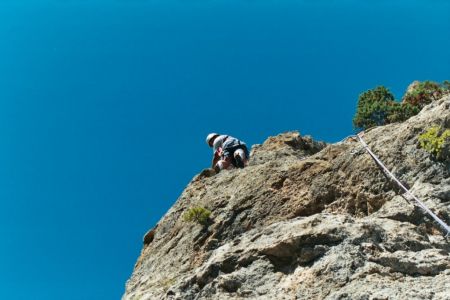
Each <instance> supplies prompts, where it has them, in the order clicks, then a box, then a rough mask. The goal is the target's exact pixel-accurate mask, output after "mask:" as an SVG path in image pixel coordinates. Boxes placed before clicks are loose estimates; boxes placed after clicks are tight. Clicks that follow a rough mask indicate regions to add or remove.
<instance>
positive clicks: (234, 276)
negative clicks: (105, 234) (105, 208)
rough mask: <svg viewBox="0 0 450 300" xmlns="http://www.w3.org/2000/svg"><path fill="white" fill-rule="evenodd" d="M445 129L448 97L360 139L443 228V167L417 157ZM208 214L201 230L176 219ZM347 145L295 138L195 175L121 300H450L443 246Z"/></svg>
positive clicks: (446, 211) (447, 205)
mask: <svg viewBox="0 0 450 300" xmlns="http://www.w3.org/2000/svg"><path fill="white" fill-rule="evenodd" d="M432 125H439V126H442V127H445V128H450V97H448V96H447V97H446V98H443V99H441V100H439V101H435V102H433V103H432V104H430V105H428V106H426V107H425V108H424V109H423V110H422V112H421V113H420V114H419V115H417V116H415V117H413V118H411V119H409V120H408V121H406V122H404V123H399V124H390V125H387V126H382V127H377V128H374V129H372V130H370V131H368V132H367V133H366V134H365V140H366V142H367V143H368V144H369V146H370V147H371V149H372V150H373V151H374V152H375V153H376V154H377V155H378V156H379V157H380V159H381V160H382V161H383V162H384V163H385V164H386V165H387V166H388V167H389V168H390V169H391V170H392V171H393V173H395V174H396V176H398V178H399V179H400V180H401V181H402V182H403V183H404V184H406V185H408V186H409V187H410V188H411V190H412V192H413V193H415V194H416V195H417V196H418V197H419V198H421V199H422V200H423V201H424V202H425V203H426V204H427V205H428V206H429V207H430V208H431V209H432V210H433V211H434V212H435V213H436V214H437V215H439V216H440V217H441V218H442V219H443V220H444V221H445V222H447V224H448V223H450V176H449V174H450V163H449V161H450V159H449V160H447V161H444V162H439V161H435V160H433V158H432V157H431V156H430V155H429V154H428V153H427V152H426V151H424V150H422V149H420V148H419V147H418V141H417V137H418V135H419V134H420V133H422V132H423V131H424V130H425V129H426V128H427V127H430V126H432ZM194 206H201V207H205V208H207V209H209V210H210V211H211V212H212V214H211V220H210V222H209V224H208V225H207V226H203V225H200V224H195V223H186V222H185V221H183V218H182V216H183V214H184V213H185V212H186V210H187V209H189V208H190V207H194ZM444 235H445V234H443V232H442V231H441V229H440V228H439V227H438V226H437V225H436V224H435V223H433V222H432V220H431V219H430V218H429V217H427V216H426V215H425V214H424V212H423V211H422V210H421V209H419V208H418V207H417V206H415V205H414V203H413V202H411V200H410V199H408V198H407V197H406V196H405V195H403V194H402V193H401V191H400V190H399V189H398V188H397V187H396V186H395V185H394V184H393V183H392V182H391V181H390V180H388V179H387V178H386V177H385V176H384V174H383V173H382V172H381V171H380V169H379V168H378V167H377V165H376V164H374V162H373V161H372V160H371V158H370V156H369V155H367V153H366V152H365V151H364V149H363V148H362V147H361V144H359V143H358V142H357V141H356V140H353V139H347V140H345V141H342V142H339V143H336V144H330V145H327V144H325V143H322V142H316V141H314V140H312V139H311V138H309V137H302V136H300V135H299V134H298V133H296V132H288V133H284V134H281V135H278V136H276V137H270V138H269V139H268V140H267V141H265V142H264V143H263V144H262V145H256V146H254V147H253V148H252V156H251V160H250V163H249V166H248V167H246V168H245V169H236V170H231V171H224V172H221V173H219V174H215V173H214V172H213V171H212V170H204V171H203V172H201V173H200V174H199V175H197V176H196V177H194V179H193V180H192V181H191V182H190V183H189V185H188V186H187V188H186V189H185V190H184V192H183V193H182V195H181V196H180V198H179V199H178V200H177V202H176V203H175V204H174V206H173V207H172V208H171V209H170V210H169V211H168V212H167V214H166V215H165V216H164V217H163V218H162V219H161V220H160V222H159V223H158V224H157V226H156V227H155V228H153V229H152V230H150V231H149V232H148V233H147V234H146V235H145V238H144V247H143V250H142V253H141V255H140V257H139V259H138V261H137V263H136V265H135V268H134V271H133V274H132V276H131V278H130V279H129V280H128V282H127V285H126V292H125V295H124V296H123V299H241V298H243V299H245V298H248V299H450V296H449V295H450V255H449V251H450V243H449V241H448V240H447V239H446V238H445V237H444Z"/></svg>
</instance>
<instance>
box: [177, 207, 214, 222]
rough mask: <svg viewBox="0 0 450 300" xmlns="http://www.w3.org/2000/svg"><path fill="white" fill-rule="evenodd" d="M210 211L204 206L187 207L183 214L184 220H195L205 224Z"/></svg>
mask: <svg viewBox="0 0 450 300" xmlns="http://www.w3.org/2000/svg"><path fill="white" fill-rule="evenodd" d="M210 215H211V211H209V210H207V209H206V208H204V207H200V206H199V207H192V208H190V209H188V210H187V211H186V212H185V213H184V216H183V220H184V221H186V222H196V223H198V224H201V225H207V224H208V220H209V216H210Z"/></svg>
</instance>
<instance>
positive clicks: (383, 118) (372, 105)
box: [353, 86, 395, 130]
mask: <svg viewBox="0 0 450 300" xmlns="http://www.w3.org/2000/svg"><path fill="white" fill-rule="evenodd" d="M393 105H395V100H394V95H393V94H392V93H391V92H390V91H389V90H388V89H387V88H385V87H384V86H378V87H376V88H374V89H371V90H368V91H365V92H364V93H362V94H361V95H359V98H358V106H357V108H356V114H355V116H354V117H353V126H354V127H355V128H357V129H363V130H364V129H367V128H370V127H373V126H379V125H384V124H386V123H388V122H389V114H390V112H391V110H392V106H393Z"/></svg>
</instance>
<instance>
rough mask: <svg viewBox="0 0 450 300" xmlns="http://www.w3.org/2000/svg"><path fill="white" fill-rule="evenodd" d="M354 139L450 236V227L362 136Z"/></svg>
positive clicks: (359, 135)
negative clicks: (412, 190)
mask: <svg viewBox="0 0 450 300" xmlns="http://www.w3.org/2000/svg"><path fill="white" fill-rule="evenodd" d="M352 137H357V138H358V140H359V142H360V143H361V144H362V145H363V147H364V149H366V151H367V152H368V153H369V155H370V156H371V157H372V158H373V160H375V162H376V163H377V164H378V165H379V166H380V167H381V168H382V169H383V170H384V172H386V174H388V175H389V176H390V177H391V178H392V180H394V181H395V183H397V185H398V186H399V187H400V188H401V189H403V190H404V191H405V193H406V194H407V195H409V196H410V197H411V198H413V199H414V200H415V201H416V202H417V203H418V204H419V206H420V207H421V208H422V209H423V210H425V212H427V213H428V214H429V215H430V216H431V217H432V218H433V219H434V220H435V221H436V222H438V223H439V225H441V226H442V227H443V228H444V229H445V230H446V231H447V235H446V236H448V235H450V227H449V226H448V225H447V224H446V223H445V222H444V221H442V220H441V219H440V218H439V217H438V216H436V215H435V214H434V213H433V212H432V211H431V210H430V209H429V208H428V207H427V206H426V205H425V204H424V203H423V202H422V201H420V200H419V198H417V197H416V196H415V195H414V194H413V193H411V192H410V191H409V189H407V188H406V187H405V186H404V185H403V184H402V183H401V182H400V180H398V179H397V178H396V177H395V175H394V174H392V172H391V171H389V169H388V168H386V166H385V165H384V164H383V163H382V162H381V160H380V159H379V158H378V157H377V156H376V155H375V154H374V153H373V152H372V150H370V148H369V146H368V145H367V144H366V142H365V141H364V139H363V138H362V137H361V134H358V135H356V136H352Z"/></svg>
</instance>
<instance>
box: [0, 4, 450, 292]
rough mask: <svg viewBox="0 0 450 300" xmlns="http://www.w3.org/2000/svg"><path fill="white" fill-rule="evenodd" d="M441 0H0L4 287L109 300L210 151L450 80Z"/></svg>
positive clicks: (340, 130) (448, 8) (338, 134)
mask: <svg viewBox="0 0 450 300" xmlns="http://www.w3.org/2000/svg"><path fill="white" fill-rule="evenodd" d="M449 13H450V2H449V1H444V0H442V1H437V0H436V1H430V0H427V1H425V0H423V1H413V0H408V1H406V0H404V1H392V0H390V1H388V0H386V1H375V0H372V1H359V0H358V1H357V0H355V1H344V0H343V1H332V0H329V1H325V0H323V1H320V0H319V1H312V0H309V1H306V0H305V1H302V0H297V1H291V0H286V1H279V0H258V1H250V0H240V1H237V0H216V1H213V0H209V1H208V0H183V1H182V0H178V1H174V0H160V1H157V0H152V1H150V0H148V1H145V0H121V1H117V0H116V1H112V0H110V1H106V0H105V1H100V0H89V1H88V0H84V1H81V0H65V1H61V0H58V1H57V0H54V1H50V0H36V1H31V0H29V1H25V0H22V1H21V0H1V1H0V143H1V145H0V234H1V236H0V240H1V245H0V299H119V298H120V296H121V295H122V293H123V291H124V285H125V281H126V279H127V278H128V277H129V276H130V274H131V272H132V268H133V264H134V262H135V261H136V259H137V257H138V255H139V252H140V249H141V246H142V244H141V239H142V235H143V234H144V233H145V232H146V230H148V229H149V228H151V227H152V226H153V225H154V224H155V223H156V222H157V221H158V220H159V218H160V217H161V216H162V215H163V214H164V213H165V212H166V211H167V209H168V208H169V207H170V206H171V205H172V204H173V203H174V201H175V200H176V198H177V197H178V195H179V194H180V193H181V191H182V190H183V188H184V187H185V186H186V184H187V183H188V182H189V180H190V179H191V178H192V177H193V176H194V175H195V174H196V173H198V172H199V171H200V170H201V169H202V168H204V167H207V166H208V164H209V162H210V155H211V153H210V149H209V148H208V147H207V146H206V145H205V143H204V138H205V135H206V134H207V133H208V132H210V131H218V132H223V133H227V134H231V135H234V136H237V137H239V138H242V139H243V140H245V141H246V142H247V143H248V144H255V143H261V142H263V141H264V140H265V139H266V138H267V137H268V136H269V135H274V134H277V133H280V132H283V131H287V130H299V131H300V132H301V133H302V134H311V135H313V136H314V137H315V138H317V139H323V140H326V141H336V140H339V139H341V138H342V137H344V136H346V135H348V134H350V133H351V132H352V125H351V118H352V116H353V114H354V110H355V105H356V101H357V97H358V94H359V93H361V92H363V91H364V90H367V89H369V88H373V87H375V86H376V85H380V84H382V85H385V86H387V87H389V88H391V90H392V91H393V92H394V93H395V94H396V96H397V97H398V98H399V97H401V95H402V93H403V91H404V90H405V89H406V87H407V85H408V84H409V83H410V82H411V81H413V80H415V79H419V80H425V79H431V80H436V81H442V80H444V79H450V78H449V77H450V52H449V49H450V35H449V32H450V18H449Z"/></svg>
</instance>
